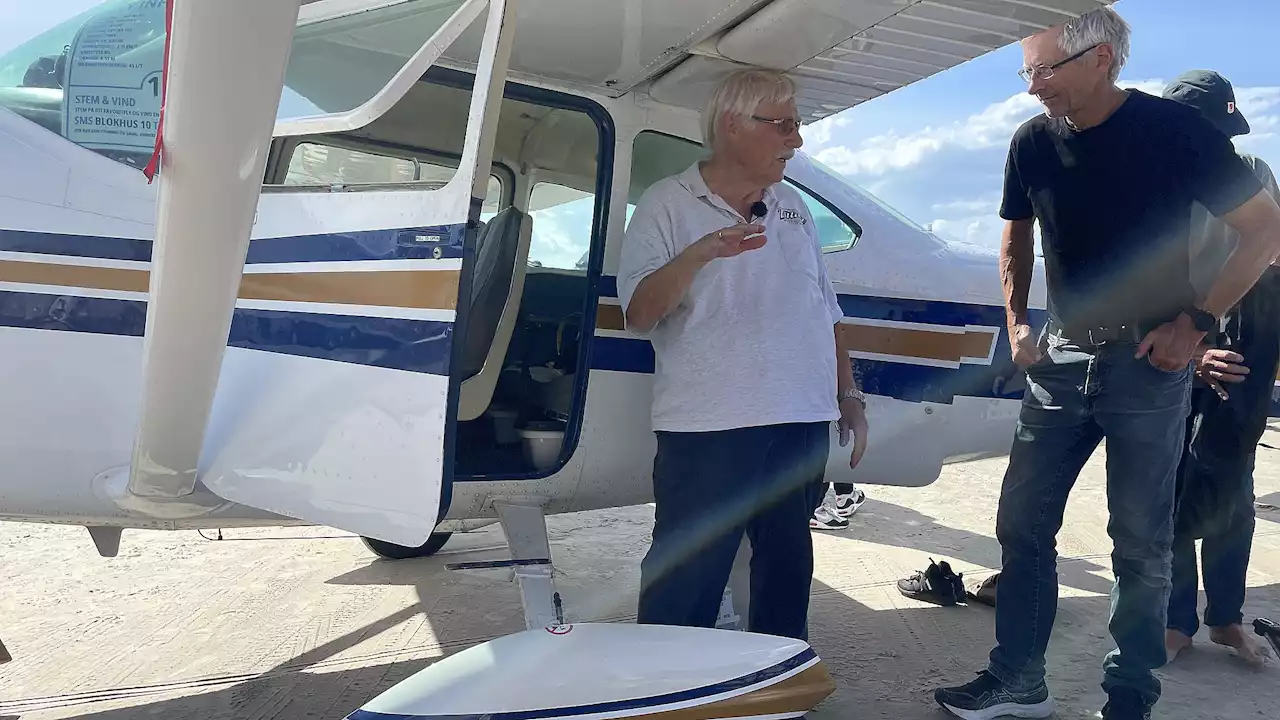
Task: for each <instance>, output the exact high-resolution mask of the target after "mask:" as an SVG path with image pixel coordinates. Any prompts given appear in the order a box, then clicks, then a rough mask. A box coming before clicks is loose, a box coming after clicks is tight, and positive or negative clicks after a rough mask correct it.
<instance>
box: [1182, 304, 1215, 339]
mask: <svg viewBox="0 0 1280 720" xmlns="http://www.w3.org/2000/svg"><path fill="white" fill-rule="evenodd" d="M1182 312H1184V313H1186V314H1187V317H1189V318H1191V324H1192V325H1194V326H1195V328H1196V330H1199V331H1200V332H1202V333H1207V332H1213V331H1214V330H1216V329H1217V328H1218V318H1216V317H1214V316H1213V313H1211V312H1208V311H1207V310H1201V309H1200V308H1198V307H1195V306H1194V305H1193V306H1191V307H1188V308H1186V309H1185V310H1183V311H1182Z"/></svg>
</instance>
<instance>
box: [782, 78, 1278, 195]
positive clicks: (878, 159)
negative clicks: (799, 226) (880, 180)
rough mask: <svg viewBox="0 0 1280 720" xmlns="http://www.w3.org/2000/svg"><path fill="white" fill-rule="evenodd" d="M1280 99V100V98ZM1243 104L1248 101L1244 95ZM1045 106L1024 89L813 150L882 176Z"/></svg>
mask: <svg viewBox="0 0 1280 720" xmlns="http://www.w3.org/2000/svg"><path fill="white" fill-rule="evenodd" d="M1123 85H1124V86H1125V87H1132V88H1137V89H1139V90H1142V91H1143V92H1146V93H1151V94H1155V95H1158V94H1160V92H1161V91H1162V90H1163V89H1164V86H1165V82H1164V81H1163V80H1158V79H1157V80H1139V81H1133V82H1125V83H1123ZM1263 99H1265V100H1269V99H1270V96H1264V97H1263ZM1276 101H1277V102H1280V98H1277V99H1276ZM1241 107H1242V108H1243V107H1244V101H1243V100H1242V101H1241ZM1040 112H1042V107H1041V105H1040V101H1039V100H1036V98H1035V97H1034V96H1032V95H1028V94H1026V93H1019V94H1017V95H1014V96H1012V97H1010V98H1008V99H1006V100H1003V101H1001V102H998V103H995V104H993V105H989V106H987V107H986V108H984V109H983V110H982V111H981V112H978V113H975V114H973V115H970V116H969V117H967V118H965V119H964V120H959V121H956V122H951V123H947V124H945V125H940V126H929V127H926V128H924V129H922V130H918V131H916V132H913V133H909V134H906V135H899V134H898V133H896V132H889V133H885V134H883V135H876V136H873V137H869V138H867V139H865V140H863V141H862V142H861V143H859V144H858V146H857V147H856V148H850V147H848V146H846V145H834V146H826V144H825V143H822V145H823V147H822V148H821V149H819V150H817V151H816V152H812V151H811V152H812V154H813V155H814V156H815V157H816V158H817V159H818V160H819V161H820V162H823V163H825V164H827V165H829V166H830V167H832V168H833V169H835V170H837V171H839V172H842V173H845V174H847V175H859V176H868V175H870V176H879V175H884V174H885V173H889V172H892V171H895V170H905V169H907V168H911V167H915V166H917V165H919V164H921V163H923V162H924V161H925V160H926V159H927V158H929V157H930V156H932V155H936V154H937V153H939V152H941V151H943V150H946V149H949V148H955V149H961V150H982V149H986V148H992V147H1004V146H1006V145H1008V143H1009V138H1010V137H1012V136H1013V133H1014V131H1015V130H1017V129H1018V126H1019V125H1021V124H1022V123H1024V122H1026V121H1027V120H1028V119H1030V118H1032V117H1034V116H1035V115H1037V114H1038V113H1040ZM824 122H825V121H824ZM819 124H820V123H819ZM822 130H823V136H824V137H825V139H826V140H828V141H829V140H830V135H831V130H832V128H831V127H830V126H828V127H824V128H823V129H822ZM816 137H818V135H817V134H815V138H816ZM806 140H807V138H806Z"/></svg>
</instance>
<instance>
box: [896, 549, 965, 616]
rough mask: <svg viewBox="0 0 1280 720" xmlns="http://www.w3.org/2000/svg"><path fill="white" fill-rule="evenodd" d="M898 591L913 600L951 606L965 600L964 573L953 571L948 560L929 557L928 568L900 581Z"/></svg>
mask: <svg viewBox="0 0 1280 720" xmlns="http://www.w3.org/2000/svg"><path fill="white" fill-rule="evenodd" d="M898 592H900V593H902V594H903V595H905V596H906V597H909V598H911V599H912V600H923V601H924V602H928V603H933V604H934V605H944V606H948V607H949V606H951V605H955V604H957V603H959V602H961V601H963V600H964V597H965V594H964V593H965V590H964V575H963V573H962V574H960V575H957V574H956V573H955V572H953V571H952V570H951V565H950V564H949V563H948V562H947V561H946V560H943V561H942V562H941V563H936V562H934V561H933V558H929V567H928V568H925V569H924V570H922V571H917V572H916V573H915V574H914V575H912V576H911V577H908V578H903V579H901V580H899V581H898Z"/></svg>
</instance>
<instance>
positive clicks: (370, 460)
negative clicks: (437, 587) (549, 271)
mask: <svg viewBox="0 0 1280 720" xmlns="http://www.w3.org/2000/svg"><path fill="white" fill-rule="evenodd" d="M485 4H486V3H484V2H483V0H473V1H472V2H468V3H466V5H465V6H464V8H463V10H461V11H459V12H460V13H462V12H468V11H469V12H471V13H472V15H471V17H472V18H476V17H478V15H479V11H477V10H475V9H474V6H481V7H483V5H485ZM487 4H488V7H489V16H488V18H487V21H486V25H485V34H484V39H483V43H482V46H481V51H480V63H479V66H478V68H477V74H476V81H475V85H474V88H473V91H472V94H471V101H470V109H469V112H468V117H467V126H466V131H465V140H464V145H463V153H462V158H461V161H460V162H459V165H458V168H457V171H456V173H455V174H454V175H453V177H452V178H451V179H450V180H449V181H448V182H447V183H446V184H445V185H444V186H443V187H438V186H437V187H434V188H428V187H425V186H422V185H415V184H408V185H405V184H400V185H396V186H383V185H376V184H374V185H368V186H365V187H363V188H359V189H358V190H355V191H352V190H350V189H348V190H344V191H341V192H331V191H329V190H328V189H324V188H309V189H307V190H299V189H298V188H274V189H271V191H264V193H263V195H262V196H261V199H260V202H259V206H258V216H257V218H256V220H255V227H254V231H253V235H252V241H251V242H250V245H249V250H248V255H247V260H246V264H245V267H244V275H243V278H242V282H241V285H240V291H239V299H238V300H237V303H236V309H235V315H234V318H233V321H232V325H231V331H230V335H229V338H228V342H227V351H226V356H225V359H224V361H223V366H222V369H221V375H220V377H219V381H218V390H217V395H216V398H215V400H214V405H213V411H212V416H211V419H210V424H209V428H208V431H207V434H206V436H205V441H204V445H203V447H202V449H201V454H200V467H199V478H200V480H201V481H202V482H203V483H204V485H205V486H206V487H207V488H208V489H209V490H211V491H212V492H214V493H216V494H217V495H218V496H220V497H223V498H225V499H227V500H230V501H233V502H237V503H241V504H244V505H249V506H252V507H257V508H261V509H264V510H267V511H270V512H274V513H278V514H280V515H284V516H287V517H290V518H296V519H300V520H305V521H308V522H312V523H316V524H320V525H327V526H331V527H336V528H340V529H343V530H347V531H349V532H353V533H357V534H359V535H362V536H366V537H371V538H375V539H379V540H384V541H387V542H391V543H395V544H397V545H404V546H410V547H414V546H419V545H421V544H423V543H424V542H425V541H426V539H427V538H428V536H429V535H430V533H431V532H432V530H433V529H434V528H435V526H436V525H437V523H438V522H439V520H440V519H441V518H442V517H443V515H444V513H445V512H446V511H447V509H448V503H449V494H450V493H449V489H450V486H451V482H452V466H453V463H452V457H451V454H452V452H453V450H452V446H453V437H452V434H453V432H454V424H455V421H456V417H457V406H458V402H459V382H458V375H457V374H456V373H451V369H452V368H453V367H454V366H455V365H456V364H457V363H458V360H459V357H460V353H461V351H462V348H463V346H464V343H465V338H464V337H462V335H463V334H464V333H463V328H464V325H465V323H464V322H463V320H465V318H466V316H467V312H468V304H469V303H468V298H469V297H470V288H469V281H468V280H467V278H469V277H470V271H471V266H472V264H473V260H474V258H473V251H474V247H475V240H476V236H477V227H478V222H477V221H478V218H479V214H480V211H481V204H482V202H483V199H484V197H485V194H486V187H487V184H488V180H489V172H488V168H489V167H490V163H491V158H492V147H493V138H494V130H495V127H496V123H497V110H498V103H499V102H500V101H501V98H502V88H503V83H504V78H505V75H506V67H507V58H508V56H509V53H510V45H511V35H512V32H513V20H514V17H513V16H514V13H511V12H508V10H507V4H506V3H505V2H503V0H492V1H491V2H488V3H487ZM454 19H455V20H457V19H458V18H456V17H455V18H454ZM467 24H469V21H468V23H467ZM463 29H465V28H463ZM445 30H448V28H445ZM443 32H444V30H442V33H443ZM457 32H461V29H457V30H456V31H454V36H455V37H456V33H457ZM433 43H435V44H436V45H437V46H438V45H440V44H441V43H438V42H436V40H435V39H433V40H432V41H431V42H428V43H427V45H426V46H424V50H426V49H429V48H430V47H431V46H432V44H433ZM443 44H444V45H447V42H446V43H443ZM442 50H443V48H437V53H438V52H439V51H442ZM411 64H412V63H411ZM410 71H411V76H409V77H410V79H409V81H408V82H409V83H410V85H411V84H412V83H413V82H416V79H417V78H418V77H420V76H421V74H422V68H420V67H419V68H413V67H408V66H407V70H406V71H405V72H402V73H401V74H402V75H406V73H409V72H410ZM394 82H397V80H393V83H394ZM402 94H403V93H402ZM328 130H330V131H331V130H332V128H329V129H328ZM478 168H484V170H483V171H479V170H478Z"/></svg>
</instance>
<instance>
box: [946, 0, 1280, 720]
mask: <svg viewBox="0 0 1280 720" xmlns="http://www.w3.org/2000/svg"><path fill="white" fill-rule="evenodd" d="M1022 49H1023V60H1024V68H1023V70H1022V71H1021V74H1022V75H1023V77H1024V78H1025V79H1026V80H1027V81H1028V82H1029V83H1030V87H1029V88H1028V92H1030V93H1031V94H1033V95H1035V96H1036V97H1037V98H1039V100H1040V101H1041V103H1042V104H1043V105H1044V108H1045V114H1043V115H1040V116H1037V117H1035V118H1033V119H1031V120H1029V121H1027V122H1026V123H1025V124H1023V125H1022V127H1020V128H1019V129H1018V131H1017V132H1016V133H1015V134H1014V137H1013V140H1012V142H1011V143H1010V147H1009V155H1008V158H1007V160H1006V168H1005V189H1004V202H1003V204H1002V206H1001V209H1000V215H1001V217H1002V218H1003V219H1004V220H1005V221H1006V225H1005V231H1004V238H1003V245H1002V248H1001V254H1000V273H1001V277H1002V280H1003V283H1004V291H1005V305H1006V312H1007V323H1008V327H1009V340H1010V346H1011V349H1012V352H1013V358H1014V361H1015V362H1016V363H1017V364H1018V365H1019V366H1021V367H1024V368H1026V373H1027V390H1026V393H1025V395H1024V398H1023V404H1022V411H1021V415H1020V417H1019V420H1018V427H1017V430H1016V432H1015V435H1014V442H1013V448H1012V450H1011V452H1010V456H1009V467H1008V470H1007V471H1006V473H1005V478H1004V486H1003V488H1002V489H1001V494H1000V507H999V511H998V514H997V518H996V536H997V538H998V539H999V541H1000V545H1001V548H1002V551H1003V564H1002V568H1001V574H1000V582H999V584H998V586H997V601H996V647H995V648H994V649H993V650H992V651H991V656H990V662H989V664H988V667H987V669H986V670H985V671H984V672H982V673H980V674H979V676H978V678H977V679H975V680H974V681H972V682H970V683H968V684H966V685H963V686H959V687H951V688H941V689H939V690H938V691H937V692H936V693H935V696H936V698H937V700H938V702H939V703H940V704H941V705H942V706H943V707H944V708H946V709H947V710H949V711H951V712H952V713H954V714H956V715H958V716H960V717H963V718H969V719H972V720H987V719H988V718H994V717H998V716H1000V715H1017V716H1018V717H1028V718H1031V717H1047V716H1049V715H1050V714H1052V712H1053V699H1052V697H1051V696H1050V694H1049V690H1048V687H1047V686H1046V684H1045V650H1046V648H1047V646H1048V642H1049V636H1050V633H1051V632H1052V629H1053V621H1054V615H1055V613H1056V609H1057V600H1058V581H1057V573H1056V569H1055V566H1056V553H1055V543H1056V537H1057V534H1058V530H1059V528H1061V526H1062V516H1063V510H1064V508H1065V506H1066V502H1067V495H1068V493H1069V492H1070V489H1071V486H1072V485H1073V484H1074V483H1075V480H1076V477H1077V476H1078V475H1079V473H1080V469H1081V467H1082V466H1083V465H1084V464H1085V462H1086V461H1087V460H1088V459H1089V456H1090V455H1092V454H1093V451H1094V449H1095V448H1096V447H1097V446H1098V443H1099V442H1100V441H1101V440H1102V439H1103V438H1106V441H1107V502H1108V508H1109V510H1110V520H1109V522H1108V526H1107V530H1108V533H1109V534H1110V535H1111V538H1112V541H1113V543H1114V549H1113V552H1112V565H1113V570H1114V572H1115V575H1116V586H1115V589H1114V590H1113V593H1112V605H1111V616H1110V624H1109V627H1110V630H1111V634H1112V637H1113V638H1114V639H1115V642H1116V644H1117V646H1118V649H1117V650H1114V651H1112V652H1111V653H1109V654H1108V655H1107V657H1106V660H1105V662H1104V665H1103V668H1104V671H1103V676H1104V678H1103V683H1102V685H1103V688H1104V689H1105V690H1106V691H1107V694H1108V696H1109V697H1108V701H1107V703H1106V705H1105V706H1104V707H1103V709H1102V717H1103V718H1107V719H1109V720H1121V719H1128V718H1134V719H1145V718H1148V717H1150V712H1151V707H1152V706H1153V705H1154V704H1155V702H1156V700H1157V699H1158V698H1159V696H1160V682H1159V680H1157V679H1156V677H1155V675H1154V674H1153V672H1152V670H1154V669H1155V668H1158V667H1160V666H1161V665H1163V664H1164V663H1165V660H1166V658H1165V646H1164V631H1165V618H1166V606H1167V603H1168V599H1169V587H1170V557H1171V553H1170V544H1171V542H1172V537H1173V508H1174V495H1175V486H1176V482H1175V475H1176V470H1177V467H1178V463H1179V460H1180V458H1181V454H1182V446H1183V440H1184V420H1185V418H1186V416H1187V414H1188V412H1189V410H1190V408H1189V399H1190V394H1191V357H1192V354H1193V353H1194V352H1195V350H1196V348H1197V347H1198V346H1199V344H1200V342H1201V341H1202V339H1203V338H1204V336H1205V334H1206V332H1208V331H1210V330H1212V329H1214V328H1216V327H1217V325H1218V319H1219V318H1221V317H1222V315H1223V314H1225V313H1226V311H1227V310H1228V309H1229V308H1230V307H1232V306H1233V305H1234V304H1235V303H1236V302H1237V301H1238V300H1239V299H1240V297H1241V296H1243V295H1244V293H1245V291H1247V290H1248V289H1249V288H1250V287H1251V286H1252V285H1253V284H1254V283H1255V282H1256V281H1257V279H1258V277H1259V276H1260V275H1261V274H1262V272H1263V270H1265V269H1266V267H1267V266H1268V265H1269V264H1270V263H1271V261H1272V260H1273V259H1274V258H1275V257H1276V255H1277V253H1280V208H1277V207H1276V205H1275V203H1274V202H1273V201H1272V200H1271V198H1270V196H1269V195H1267V194H1266V193H1264V192H1263V191H1262V186H1261V184H1260V183H1259V182H1258V180H1257V178H1256V177H1255V176H1254V175H1253V173H1252V172H1251V171H1250V170H1249V168H1248V167H1247V166H1246V165H1245V164H1244V163H1243V162H1242V161H1241V160H1240V158H1239V157H1238V156H1237V155H1236V153H1235V151H1234V149H1233V147H1232V145H1231V142H1230V141H1229V140H1228V139H1227V137H1226V136H1225V135H1223V134H1222V133H1221V132H1219V131H1218V130H1216V129H1215V128H1214V127H1213V126H1212V125H1211V124H1210V123H1209V122H1208V121H1207V120H1205V119H1204V118H1203V117H1202V116H1201V115H1200V113H1199V112H1197V111H1196V110H1195V109H1193V108H1190V107H1187V106H1185V105H1181V104H1179V103H1176V102H1173V101H1170V100H1165V99H1163V98H1157V97H1152V96H1150V95H1146V94H1144V93H1141V92H1138V91H1135V90H1128V91H1126V90H1122V89H1120V88H1119V87H1117V86H1116V80H1117V78H1118V76H1119V73H1120V69H1121V67H1122V66H1123V64H1124V61H1125V59H1126V58H1127V55H1128V52H1129V28H1128V25H1127V24H1126V23H1125V22H1124V20H1123V19H1122V18H1121V17H1120V16H1119V15H1118V14H1117V13H1116V12H1115V10H1113V9H1111V8H1109V7H1107V8H1102V9H1099V10H1094V11H1092V12H1090V13H1087V14H1086V15H1084V16H1082V17H1080V18H1079V19H1077V20H1073V21H1070V22H1068V23H1065V24H1063V25H1058V26H1054V27H1052V28H1049V29H1048V30H1045V31H1044V32H1041V33H1038V34H1036V35H1033V36H1032V37H1029V38H1027V39H1025V40H1023V42H1022ZM1194 202H1199V203H1200V204H1202V205H1203V206H1205V207H1206V208H1208V209H1209V211H1210V212H1212V213H1213V214H1214V215H1215V216H1218V217H1220V218H1222V219H1223V220H1224V221H1225V222H1226V223H1227V224H1228V225H1230V226H1231V227H1232V228H1234V229H1236V230H1237V231H1238V232H1239V234H1240V242H1239V243H1238V244H1237V246H1236V248H1235V250H1234V251H1233V253H1232V254H1231V256H1230V257H1229V258H1228V259H1227V261H1226V263H1225V265H1224V266H1223V269H1222V272H1221V274H1220V275H1219V276H1218V278H1217V280H1216V281H1215V283H1214V285H1213V287H1212V288H1211V289H1210V291H1209V292H1208V294H1207V296H1206V297H1205V298H1204V299H1203V301H1202V302H1197V297H1196V292H1195V291H1194V289H1193V287H1192V285H1191V280H1190V270H1189V261H1188V242H1189V238H1188V232H1189V225H1190V214H1191V207H1192V204H1193V203H1194ZM1037 222H1038V223H1039V226H1040V234H1041V243H1042V247H1043V250H1044V257H1045V269H1046V274H1047V277H1046V280H1047V286H1048V300H1049V322H1048V325H1047V327H1045V328H1044V329H1043V332H1042V333H1041V335H1040V337H1039V339H1037V337H1036V335H1035V333H1034V331H1033V329H1032V328H1031V326H1030V325H1029V321H1028V317H1027V292H1028V289H1029V287H1030V285H1031V271H1032V267H1033V264H1034V261H1035V254H1034V249H1035V239H1034V235H1033V229H1034V225H1035V224H1036V223H1037Z"/></svg>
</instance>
